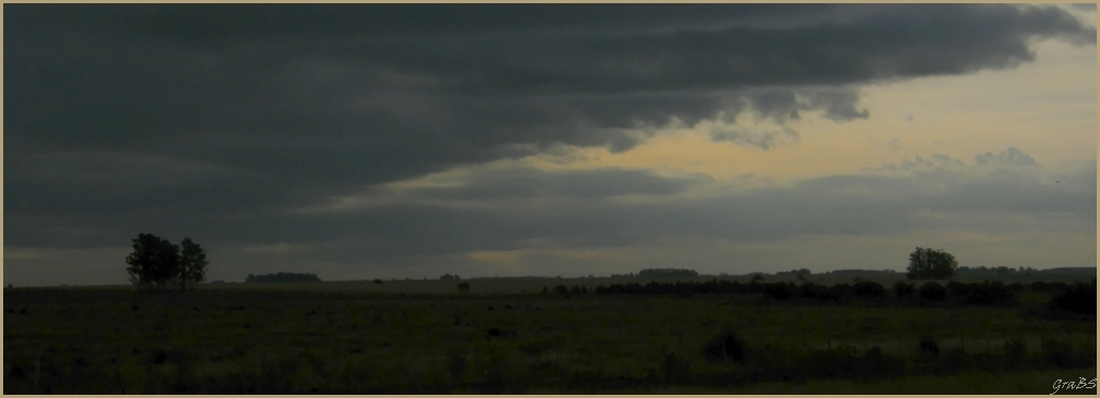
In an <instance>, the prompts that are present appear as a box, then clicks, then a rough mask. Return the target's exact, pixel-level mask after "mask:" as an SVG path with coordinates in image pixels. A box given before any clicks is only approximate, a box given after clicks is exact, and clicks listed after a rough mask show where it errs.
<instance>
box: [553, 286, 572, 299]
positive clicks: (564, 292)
mask: <svg viewBox="0 0 1100 398" xmlns="http://www.w3.org/2000/svg"><path fill="white" fill-rule="evenodd" d="M554 293H557V294H558V295H559V296H562V297H569V288H567V287H565V285H557V286H554Z"/></svg>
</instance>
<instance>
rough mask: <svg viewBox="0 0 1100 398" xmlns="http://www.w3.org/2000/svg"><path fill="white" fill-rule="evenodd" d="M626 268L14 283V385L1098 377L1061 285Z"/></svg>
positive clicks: (986, 384)
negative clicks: (663, 284) (679, 281)
mask: <svg viewBox="0 0 1100 398" xmlns="http://www.w3.org/2000/svg"><path fill="white" fill-rule="evenodd" d="M628 279H629V278H626V279H622V280H615V279H610V278H591V279H590V278H580V279H551V278H543V279H539V278H526V279H522V278H521V279H473V280H468V281H463V282H466V283H469V284H470V285H471V291H470V292H469V293H466V294H462V293H459V292H458V291H457V290H456V289H455V285H456V283H457V282H456V281H386V282H383V283H372V282H323V283H285V284H278V283H276V284H242V283H226V284H206V285H201V286H200V287H199V289H197V290H195V291H187V292H179V291H172V292H162V293H154V292H144V293H141V292H137V291H135V290H133V289H131V288H124V287H117V288H116V287H102V288H16V289H7V290H5V293H4V310H5V318H4V319H5V321H4V348H5V349H4V392H5V393H190V392H207V393H284V392H293V393H311V392H336V393H495V392H512V393H609V392H615V393H691V392H706V393H770V392H780V393H844V392H862V393H1028V394H1049V393H1051V392H1052V391H1053V388H1052V385H1053V384H1054V382H1055V380H1057V379H1063V380H1070V381H1077V380H1078V378H1079V377H1083V378H1085V379H1086V380H1091V379H1093V378H1095V377H1096V345H1095V342H1096V320H1095V307H1092V308H1093V309H1092V315H1091V316H1090V315H1085V316H1078V315H1072V316H1070V315H1065V314H1062V315H1058V314H1055V313H1052V312H1050V311H1049V308H1050V302H1051V301H1052V299H1053V297H1055V296H1057V295H1059V294H1061V293H1060V291H1059V290H1058V289H1057V288H1046V289H1043V288H1036V287H1035V285H1025V288H1023V289H1022V290H1020V291H1018V292H1016V293H1015V296H1014V297H1015V298H1016V300H1015V301H1014V304H1009V305H967V304H965V303H963V302H961V301H959V302H956V301H953V299H952V298H950V297H949V298H947V299H945V300H943V301H936V302H925V301H922V299H918V298H911V299H909V300H908V301H905V300H902V299H900V298H898V297H893V294H894V293H893V292H890V293H889V294H885V295H882V296H880V297H879V298H878V299H876V300H864V299H855V298H853V299H840V300H837V301H830V302H821V301H815V300H808V299H803V298H800V297H801V296H799V295H798V293H797V291H796V293H795V294H793V295H791V296H790V297H789V298H785V299H777V298H776V297H781V296H780V295H777V294H776V293H775V291H776V290H775V289H771V288H768V289H765V287H764V286H767V285H763V284H758V283H745V284H742V283H741V282H747V281H748V280H749V278H741V280H740V281H739V283H738V284H737V285H734V286H739V289H743V290H747V291H756V290H759V291H760V292H757V293H753V292H746V293H736V294H724V293H707V294H698V293H696V294H679V293H677V294H619V293H614V292H609V291H606V290H605V289H603V288H601V289H600V290H601V291H602V292H603V293H596V292H595V290H596V288H597V287H600V286H611V285H612V284H617V283H626V281H627V280H628ZM698 279H699V280H700V281H702V280H703V279H705V278H698ZM731 280H736V279H735V278H731ZM633 281H638V279H637V278H635V279H633ZM641 282H647V281H641ZM558 285H561V286H566V287H569V288H570V289H561V290H568V291H569V292H562V291H560V290H559V289H556V288H557V286H558ZM775 285H776V286H778V285H780V284H778V283H776V284H775ZM918 285H919V284H918ZM654 286H655V285H654ZM790 286H795V285H794V284H791V285H790ZM1067 286H1068V285H1067ZM1081 286H1092V292H1093V298H1095V282H1094V281H1093V282H1085V283H1083V284H1081V285H1078V287H1081ZM574 287H576V289H574ZM581 287H583V289H581ZM889 287H890V285H886V288H889ZM1065 287H1066V286H1063V288H1065ZM543 288H547V289H546V292H545V293H544V292H543ZM914 297H915V296H914ZM1052 314H1054V315H1052ZM1072 392H1086V393H1095V389H1085V390H1079V391H1066V390H1065V389H1063V390H1062V391H1060V392H1059V394H1064V393H1072Z"/></svg>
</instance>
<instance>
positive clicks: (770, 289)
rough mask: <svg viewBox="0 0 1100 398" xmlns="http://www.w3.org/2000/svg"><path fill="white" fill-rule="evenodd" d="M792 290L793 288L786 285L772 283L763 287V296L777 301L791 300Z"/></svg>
mask: <svg viewBox="0 0 1100 398" xmlns="http://www.w3.org/2000/svg"><path fill="white" fill-rule="evenodd" d="M793 290H794V289H793V286H790V285H787V284H786V283H772V284H768V285H767V286H764V294H766V295H767V296H768V297H770V298H772V299H775V300H779V301H785V300H787V299H789V298H791V296H792V295H793V294H794V292H793Z"/></svg>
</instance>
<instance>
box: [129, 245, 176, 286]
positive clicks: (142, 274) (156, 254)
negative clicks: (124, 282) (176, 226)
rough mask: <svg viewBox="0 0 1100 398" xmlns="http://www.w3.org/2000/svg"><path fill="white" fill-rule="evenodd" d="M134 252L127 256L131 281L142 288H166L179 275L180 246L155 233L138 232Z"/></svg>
mask: <svg viewBox="0 0 1100 398" xmlns="http://www.w3.org/2000/svg"><path fill="white" fill-rule="evenodd" d="M133 242H134V245H133V247H134V252H133V253H130V255H129V256H126V264H129V265H130V266H129V267H126V271H127V272H129V273H130V283H133V284H135V285H137V286H139V287H141V288H153V287H155V288H156V289H157V290H161V289H164V288H165V287H166V286H170V285H172V284H173V283H174V282H175V281H176V278H178V276H179V263H180V258H179V247H178V246H176V245H173V244H172V242H169V241H167V240H164V239H161V238H160V237H157V236H156V235H153V234H138V237H137V238H136V239H133Z"/></svg>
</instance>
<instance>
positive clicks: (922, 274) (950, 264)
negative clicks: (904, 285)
mask: <svg viewBox="0 0 1100 398" xmlns="http://www.w3.org/2000/svg"><path fill="white" fill-rule="evenodd" d="M958 267H959V262H958V261H957V260H955V256H953V255H951V253H948V252H945V251H943V250H942V249H941V250H933V249H924V248H920V247H918V248H917V250H914V251H913V252H912V253H910V254H909V268H907V269H906V270H907V271H908V274H907V276H908V277H909V279H936V280H942V279H950V278H951V277H952V276H955V270H956V269H957V268H958Z"/></svg>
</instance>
